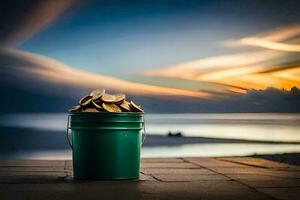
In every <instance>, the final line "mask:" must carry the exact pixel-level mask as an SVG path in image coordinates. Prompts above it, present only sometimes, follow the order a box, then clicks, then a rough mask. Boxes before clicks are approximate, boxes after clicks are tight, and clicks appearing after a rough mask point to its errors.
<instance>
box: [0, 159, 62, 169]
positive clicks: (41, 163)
mask: <svg viewBox="0 0 300 200" xmlns="http://www.w3.org/2000/svg"><path fill="white" fill-rule="evenodd" d="M8 166H11V167H17V166H22V167H23V166H29V167H33V166H37V167H50V166H51V167H64V166H65V161H64V160H0V167H8Z"/></svg>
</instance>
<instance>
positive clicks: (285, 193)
mask: <svg viewBox="0 0 300 200" xmlns="http://www.w3.org/2000/svg"><path fill="white" fill-rule="evenodd" d="M258 190H259V191H261V192H263V193H266V194H268V195H270V196H272V197H274V198H275V199H280V200H291V199H295V200H296V199H299V197H300V188H259V189H258Z"/></svg>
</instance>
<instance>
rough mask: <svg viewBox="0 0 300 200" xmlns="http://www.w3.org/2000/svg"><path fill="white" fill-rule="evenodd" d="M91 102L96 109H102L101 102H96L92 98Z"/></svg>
mask: <svg viewBox="0 0 300 200" xmlns="http://www.w3.org/2000/svg"><path fill="white" fill-rule="evenodd" d="M92 104H93V105H94V106H95V107H96V108H98V109H103V108H102V106H101V102H97V101H93V100H92Z"/></svg>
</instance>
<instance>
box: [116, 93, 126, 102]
mask: <svg viewBox="0 0 300 200" xmlns="http://www.w3.org/2000/svg"><path fill="white" fill-rule="evenodd" d="M114 96H115V98H116V100H115V101H114V103H118V104H120V103H122V102H123V101H124V100H125V97H126V96H125V94H115V95H114Z"/></svg>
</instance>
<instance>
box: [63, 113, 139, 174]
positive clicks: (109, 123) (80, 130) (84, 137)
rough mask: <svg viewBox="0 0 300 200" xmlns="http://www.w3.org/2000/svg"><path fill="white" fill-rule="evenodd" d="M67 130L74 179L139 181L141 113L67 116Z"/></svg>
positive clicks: (76, 114)
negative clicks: (71, 153)
mask: <svg viewBox="0 0 300 200" xmlns="http://www.w3.org/2000/svg"><path fill="white" fill-rule="evenodd" d="M67 129H68V130H67V136H68V141H69V143H70V145H71V147H72V150H73V175H74V178H75V179H88V180H105V179H135V178H138V177H139V171H140V152H141V145H142V140H143V139H142V137H143V135H142V132H143V131H144V132H145V126H144V115H143V113H129V112H128V113H125V112H122V113H92V112H70V113H69V115H68V127H67ZM69 130H71V132H70V133H69ZM69 134H71V137H72V139H71V141H72V142H71V141H70V137H69Z"/></svg>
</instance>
